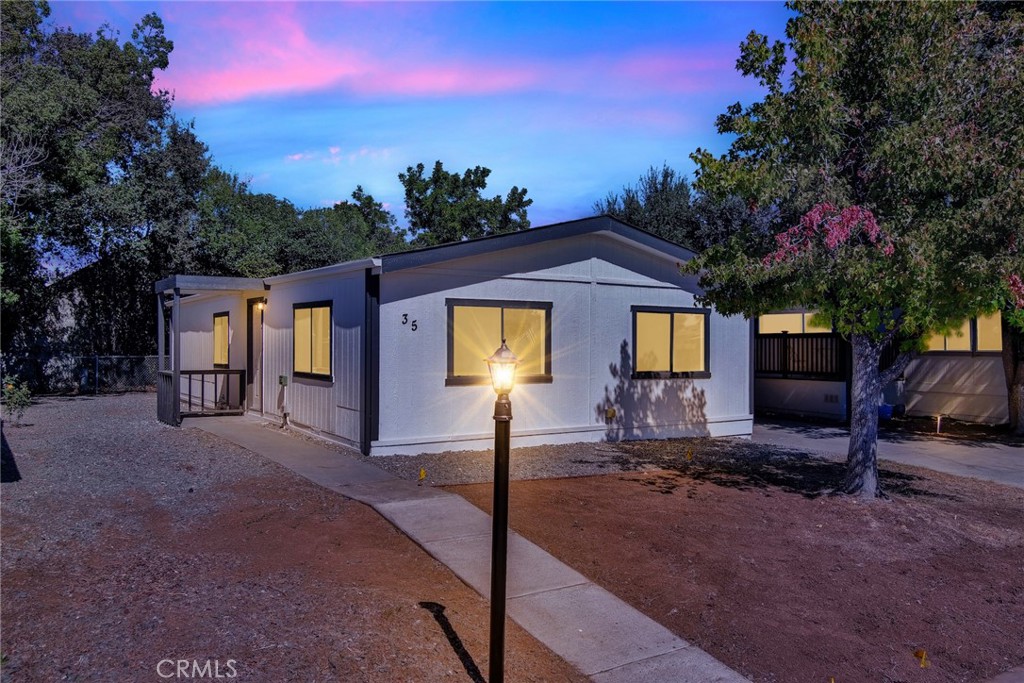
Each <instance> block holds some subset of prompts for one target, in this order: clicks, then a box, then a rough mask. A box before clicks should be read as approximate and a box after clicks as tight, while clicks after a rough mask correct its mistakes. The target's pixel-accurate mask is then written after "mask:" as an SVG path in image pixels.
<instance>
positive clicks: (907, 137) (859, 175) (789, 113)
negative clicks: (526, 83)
mask: <svg viewBox="0 0 1024 683" xmlns="http://www.w3.org/2000/svg"><path fill="white" fill-rule="evenodd" d="M790 7H791V8H792V9H793V10H795V11H796V12H797V16H795V17H794V18H793V19H791V20H790V21H789V23H788V25H787V29H786V36H787V39H788V43H783V42H782V41H776V42H770V41H769V40H768V38H767V37H765V36H762V35H759V34H757V33H751V34H750V35H749V36H748V38H747V40H746V41H745V42H744V43H743V45H742V46H741V54H740V57H739V59H738V60H737V68H738V69H739V70H740V71H741V72H742V73H743V74H744V75H745V76H749V77H753V78H756V79H757V80H758V81H759V83H760V84H761V85H762V86H763V87H764V89H765V95H764V97H763V99H762V100H760V101H758V102H755V103H754V104H752V105H749V106H746V107H744V106H742V105H741V104H738V103H737V104H735V105H732V106H730V107H729V108H728V111H727V112H726V113H725V114H723V115H721V116H719V117H718V121H717V128H718V130H719V132H720V133H722V134H728V135H732V136H734V140H733V142H732V144H731V146H730V148H729V151H728V152H727V153H726V154H724V155H722V156H715V155H712V154H711V153H709V152H707V151H705V150H697V151H696V152H695V153H694V154H693V155H692V157H693V159H694V161H695V162H696V163H697V167H698V170H697V179H696V183H695V185H696V188H697V189H698V190H699V192H701V193H702V194H704V195H706V196H708V197H709V198H712V199H714V200H717V201H724V200H726V199H727V198H728V197H738V198H740V199H741V200H742V201H743V202H745V203H746V204H747V206H748V207H750V209H751V210H763V209H764V208H765V207H770V209H771V210H772V211H775V212H777V215H778V220H779V223H778V225H780V229H779V230H778V232H777V233H776V234H775V235H774V237H773V239H771V240H765V239H764V236H763V235H762V234H755V232H754V231H752V230H747V229H744V230H741V231H740V232H738V233H736V234H734V235H733V236H732V237H730V238H729V239H728V240H727V241H725V242H724V243H722V244H720V245H718V246H714V247H711V248H710V249H708V250H707V251H706V252H705V253H704V254H703V255H702V256H701V257H699V258H698V259H696V260H695V261H694V262H692V264H691V266H690V267H691V269H692V270H693V271H694V272H697V271H700V272H701V273H702V276H701V284H702V286H703V287H704V288H705V299H706V300H707V301H709V302H711V303H713V304H714V305H715V306H716V307H717V308H718V309H719V310H720V311H721V312H723V313H743V314H745V315H748V316H752V315H757V314H760V313H764V312H767V311H769V310H773V309H778V308H783V307H789V306H806V307H808V308H813V309H816V310H818V311H820V312H821V313H822V314H823V315H824V316H825V317H827V318H828V319H830V320H831V321H832V322H833V323H834V324H835V326H836V328H837V330H838V331H839V332H840V333H842V334H843V335H845V336H847V337H849V338H850V341H851V343H852V345H853V348H854V366H855V367H854V380H853V392H852V400H853V409H852V415H853V419H852V424H851V432H852V435H851V441H850V452H849V456H848V460H847V463H848V474H847V481H846V484H845V489H846V490H847V491H848V492H851V493H860V494H862V495H866V496H874V495H876V494H877V493H878V491H879V488H878V479H877V467H876V461H875V455H876V440H877V424H878V416H877V405H878V401H879V394H880V392H881V389H882V387H883V386H884V385H885V383H886V382H887V380H889V379H892V378H893V377H895V376H896V375H898V374H899V372H900V371H901V370H902V369H903V367H904V366H905V365H906V362H907V361H908V360H909V355H908V354H909V352H910V351H912V350H913V349H914V348H916V347H917V345H919V344H920V341H919V340H920V339H921V338H922V337H923V336H924V335H926V334H928V333H931V332H934V331H942V330H947V329H949V328H950V327H951V326H953V325H955V324H958V323H959V322H960V321H962V320H963V319H964V318H967V317H970V316H972V315H975V314H977V313H979V312H981V311H987V310H992V309H993V308H995V307H996V306H998V305H999V302H1000V300H1001V299H1000V297H1001V296H1002V295H1003V294H1005V293H1006V292H1007V291H1008V287H1009V285H1010V283H1011V278H1012V277H1013V275H1014V274H1019V273H1021V272H1022V270H1024V269H1022V267H1021V266H1022V252H1021V251H1020V247H1019V245H1021V244H1024V229H1022V219H1021V216H1022V211H1021V208H1022V207H1021V202H1022V189H1024V175H1022V170H1021V165H1020V159H1022V158H1024V126H1022V115H1024V101H1022V100H1024V64H1022V54H1024V53H1022V45H1024V42H1022V41H1024V22H1022V15H1021V13H1020V11H1019V10H1016V9H1005V11H1001V12H1000V14H999V16H993V15H992V14H990V13H989V12H987V11H986V8H985V7H984V6H979V5H977V4H969V3H956V4H953V3H948V4H946V3H817V2H793V3H791V4H790ZM790 56H791V57H792V58H791V59H790ZM787 74H790V76H789V83H788V87H787V85H786V84H785V82H784V77H785V76H786V75H787ZM1004 298H1005V297H1004ZM888 344H896V345H899V346H900V347H901V348H902V350H903V351H904V353H902V354H900V355H899V356H898V357H897V360H896V362H895V363H894V364H893V366H892V367H889V368H882V369H880V368H879V360H880V357H881V353H882V350H883V348H884V347H885V346H886V345H888Z"/></svg>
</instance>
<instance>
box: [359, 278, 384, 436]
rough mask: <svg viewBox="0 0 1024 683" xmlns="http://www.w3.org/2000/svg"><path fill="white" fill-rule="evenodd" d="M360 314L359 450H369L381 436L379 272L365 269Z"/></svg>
mask: <svg viewBox="0 0 1024 683" xmlns="http://www.w3.org/2000/svg"><path fill="white" fill-rule="evenodd" d="M364 287H365V290H366V303H365V310H364V318H363V334H362V337H363V430H362V434H360V438H359V450H360V451H362V453H363V455H369V454H370V448H371V446H372V444H373V442H374V441H375V440H376V439H378V438H380V276H379V275H374V274H372V273H371V272H370V271H369V270H367V271H366V281H365V284H364Z"/></svg>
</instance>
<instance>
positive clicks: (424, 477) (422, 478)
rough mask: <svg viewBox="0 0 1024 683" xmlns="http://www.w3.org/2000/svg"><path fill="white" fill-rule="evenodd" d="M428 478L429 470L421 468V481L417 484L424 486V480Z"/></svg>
mask: <svg viewBox="0 0 1024 683" xmlns="http://www.w3.org/2000/svg"><path fill="white" fill-rule="evenodd" d="M426 478H427V470H426V469H425V468H423V467H421V468H420V480H419V481H418V482H417V483H418V484H422V483H423V480H424V479H426Z"/></svg>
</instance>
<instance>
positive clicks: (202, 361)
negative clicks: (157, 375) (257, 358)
mask: <svg viewBox="0 0 1024 683" xmlns="http://www.w3.org/2000/svg"><path fill="white" fill-rule="evenodd" d="M246 296H247V295H246V294H245V293H244V292H230V293H224V294H220V293H218V294H196V295H193V296H188V297H184V298H182V300H181V368H180V369H181V370H212V369H213V316H214V314H216V313H224V312H227V314H228V368H230V369H232V370H245V362H246V356H245V354H246V336H245V335H246V327H245V326H246V311H245V306H246V303H245V300H246ZM252 296H256V295H255V294H253V295H252ZM173 344H174V341H173V335H172V337H171V345H173ZM171 345H168V347H167V353H168V355H169V356H170V355H171V354H172V350H171V349H172V346H171ZM190 383H191V388H190V386H189V385H190ZM243 383H244V379H243ZM201 384H202V385H204V386H200V385H201ZM225 387H226V388H225ZM225 391H230V392H231V395H230V397H228V398H230V400H231V402H233V403H237V402H238V400H239V398H240V397H239V396H238V385H237V383H236V382H234V381H230V382H226V381H225V380H224V378H223V377H220V378H215V376H214V375H207V376H206V378H205V379H204V378H202V377H200V376H198V375H196V376H192V377H188V376H183V377H182V378H181V387H180V394H181V396H182V397H184V396H187V395H188V394H189V393H191V394H192V397H193V402H194V404H195V406H196V408H197V409H198V408H199V403H200V398H202V399H204V400H205V404H206V407H208V408H209V407H212V406H214V405H215V403H216V402H217V399H218V398H220V399H223V398H225V397H226V396H225V394H224V392H225ZM218 393H219V394H220V396H218Z"/></svg>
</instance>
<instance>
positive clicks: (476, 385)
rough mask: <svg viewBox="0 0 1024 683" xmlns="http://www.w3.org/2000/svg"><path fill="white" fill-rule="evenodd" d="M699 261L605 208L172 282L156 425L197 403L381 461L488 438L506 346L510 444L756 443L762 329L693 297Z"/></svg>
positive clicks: (167, 283) (162, 290)
mask: <svg viewBox="0 0 1024 683" xmlns="http://www.w3.org/2000/svg"><path fill="white" fill-rule="evenodd" d="M692 256H693V253H692V252H690V251H688V250H686V249H684V248H682V247H680V246H678V245H676V244H673V243H671V242H667V241H665V240H662V239H660V238H658V237H656V236H654V235H651V234H649V233H646V232H644V231H642V230H639V229H637V228H634V227H631V226H629V225H626V224H624V223H622V222H619V221H617V220H615V219H613V218H610V217H606V216H601V217H595V218H587V219H583V220H578V221H571V222H567V223H560V224H556V225H551V226H547V227H541V228H534V229H531V230H527V231H522V232H516V233H510V234H505V235H498V236H494V237H488V238H482V239H476V240H468V241H464V242H460V243H455V244H448V245H443V246H438V247H433V248H428V249H420V250H416V251H409V252H404V253H399V254H392V255H387V256H382V257H379V258H372V259H365V260H360V261H353V262H349V263H341V264H337V265H334V266H328V267H326V268H318V269H315V270H309V271H303V272H298V273H291V274H288V275H281V276H277V277H271V278H267V279H265V280H252V279H244V278H210V277H194V276H174V277H171V278H168V279H166V280H163V281H161V282H159V283H157V286H156V291H157V293H158V295H159V299H160V304H159V306H158V310H159V313H160V314H159V316H158V319H159V323H160V330H161V331H160V355H161V356H164V355H165V354H164V348H165V343H164V337H165V334H164V318H165V313H164V312H165V309H168V308H169V309H170V310H171V311H172V314H171V328H170V335H169V337H170V340H171V341H170V349H171V354H170V359H169V361H170V362H169V367H170V369H167V370H165V371H164V372H163V373H161V384H160V392H159V393H160V404H161V408H160V413H161V419H163V420H165V421H168V422H172V423H177V422H178V421H179V420H180V417H181V415H183V414H189V413H190V410H189V402H191V412H192V413H207V412H215V411H216V410H217V409H218V408H221V409H225V410H229V411H238V410H245V411H247V412H249V413H255V414H259V415H263V416H265V417H268V418H270V419H274V420H277V421H284V420H287V421H288V422H289V423H291V424H294V425H297V426H299V427H300V428H305V429H308V430H310V431H313V432H315V433H318V434H321V435H323V436H326V437H328V438H332V439H335V440H338V441H340V442H343V443H346V444H348V445H351V446H353V447H356V448H359V449H361V450H362V451H363V452H364V453H368V454H374V455H387V454H408V453H421V452H431V451H444V450H464V449H483V448H489V447H490V446H491V444H492V439H493V429H492V423H491V414H492V404H493V401H494V394H493V391H492V390H491V388H490V383H489V380H488V378H487V368H486V364H485V363H484V360H483V359H484V358H486V357H487V356H489V355H490V354H491V353H493V352H494V351H495V349H496V348H497V347H498V346H499V345H500V344H501V341H502V338H505V339H507V341H508V346H509V347H510V348H511V349H512V351H513V352H514V353H515V354H516V355H517V356H518V357H519V358H520V367H519V371H518V373H517V383H516V389H515V391H514V392H513V394H512V397H511V398H512V403H513V406H514V415H515V419H514V420H513V423H512V437H513V443H514V445H532V444H545V443H569V442H574V441H599V440H621V439H635V438H648V437H672V436H687V435H707V436H733V435H739V436H749V435H750V433H751V429H752V418H753V416H752V413H753V409H752V369H751V362H750V358H751V353H750V351H751V332H750V330H751V328H750V324H749V323H748V322H747V321H746V320H744V319H743V318H742V317H738V316H737V317H724V316H721V315H719V314H717V313H716V312H715V311H714V310H713V309H710V308H706V307H701V306H698V305H697V304H696V302H695V300H694V296H695V295H696V294H699V292H700V290H699V289H698V287H697V284H696V278H695V277H694V276H684V275H682V274H680V272H679V266H680V264H681V263H682V262H684V261H686V260H688V259H690V258H692ZM175 340H177V342H175ZM200 394H201V395H200Z"/></svg>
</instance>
